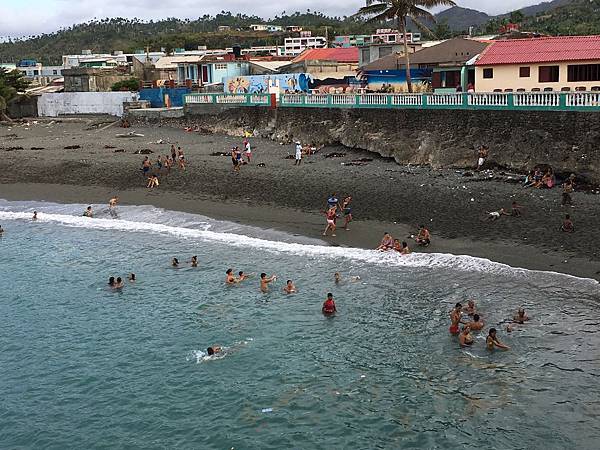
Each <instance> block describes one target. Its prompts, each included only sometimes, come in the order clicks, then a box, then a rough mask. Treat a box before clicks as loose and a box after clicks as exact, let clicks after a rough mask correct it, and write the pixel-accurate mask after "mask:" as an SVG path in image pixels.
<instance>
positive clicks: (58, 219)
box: [0, 210, 598, 284]
mask: <svg viewBox="0 0 600 450" xmlns="http://www.w3.org/2000/svg"><path fill="white" fill-rule="evenodd" d="M0 219H2V220H30V219H31V213H30V212H12V211H1V210H0ZM38 222H51V223H57V224H60V225H64V226H68V227H78V228H90V229H94V230H114V231H124V232H142V233H154V234H168V235H172V236H176V237H178V238H184V239H199V240H204V241H210V242H218V243H221V244H224V245H228V246H231V247H239V248H244V249H249V248H250V249H261V250H264V251H270V252H276V253H287V254H291V255H296V256H305V257H319V258H331V259H340V258H346V259H351V260H354V261H360V262H364V263H367V264H373V265H380V266H387V267H389V266H395V267H398V268H402V267H411V268H429V269H450V270H457V271H467V272H485V273H488V274H495V275H507V276H512V277H515V276H517V277H523V278H528V277H531V276H532V275H533V274H540V273H546V274H548V273H552V274H553V275H558V276H563V277H568V278H572V279H578V280H586V281H589V282H591V283H594V284H598V282H597V281H596V280H592V279H581V278H577V277H573V276H571V275H566V274H559V273H554V272H541V271H532V270H528V269H521V268H515V267H511V266H509V265H506V264H502V263H497V262H493V261H490V260H488V259H484V258H477V257H474V256H466V255H459V256H457V255H451V254H445V253H412V254H410V255H400V254H398V253H392V252H386V253H382V252H378V251H375V250H365V249H359V248H348V247H331V246H326V245H309V244H301V243H294V242H281V241H273V240H268V239H262V238H257V237H251V236H245V235H242V234H239V233H230V232H217V231H212V230H210V229H197V228H187V227H182V226H175V225H167V224H164V223H149V222H138V221H131V220H123V219H108V218H107V219H104V218H93V219H92V218H88V217H82V216H73V215H66V214H54V213H52V214H48V213H43V212H39V211H38Z"/></svg>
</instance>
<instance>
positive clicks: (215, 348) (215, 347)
mask: <svg viewBox="0 0 600 450" xmlns="http://www.w3.org/2000/svg"><path fill="white" fill-rule="evenodd" d="M222 352H223V349H222V348H221V347H219V346H218V345H213V346H212V347H208V348H207V349H206V353H207V354H208V356H213V355H218V354H219V353H222Z"/></svg>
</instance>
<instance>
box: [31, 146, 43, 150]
mask: <svg viewBox="0 0 600 450" xmlns="http://www.w3.org/2000/svg"><path fill="white" fill-rule="evenodd" d="M31 150H44V147H31Z"/></svg>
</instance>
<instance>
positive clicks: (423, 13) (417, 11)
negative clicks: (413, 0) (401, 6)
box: [406, 6, 435, 22]
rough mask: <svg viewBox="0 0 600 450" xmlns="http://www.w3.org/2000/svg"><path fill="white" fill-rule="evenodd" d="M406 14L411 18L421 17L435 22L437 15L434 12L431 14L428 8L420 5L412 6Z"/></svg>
mask: <svg viewBox="0 0 600 450" xmlns="http://www.w3.org/2000/svg"><path fill="white" fill-rule="evenodd" d="M406 15H407V16H409V17H410V18H411V19H412V18H414V17H417V18H418V17H420V18H423V19H428V20H431V21H433V22H435V16H434V15H433V14H431V13H430V12H429V11H427V10H426V9H423V8H419V7H418V6H411V8H410V9H409V10H408V12H407V14H406Z"/></svg>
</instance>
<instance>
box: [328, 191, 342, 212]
mask: <svg viewBox="0 0 600 450" xmlns="http://www.w3.org/2000/svg"><path fill="white" fill-rule="evenodd" d="M339 203H340V200H339V199H338V198H337V196H336V194H335V192H334V193H333V194H331V196H330V197H329V198H328V199H327V207H328V208H333V207H334V206H338V205H339Z"/></svg>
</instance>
